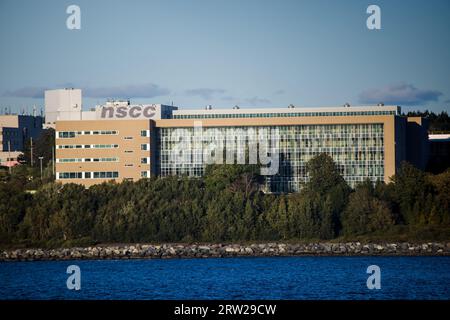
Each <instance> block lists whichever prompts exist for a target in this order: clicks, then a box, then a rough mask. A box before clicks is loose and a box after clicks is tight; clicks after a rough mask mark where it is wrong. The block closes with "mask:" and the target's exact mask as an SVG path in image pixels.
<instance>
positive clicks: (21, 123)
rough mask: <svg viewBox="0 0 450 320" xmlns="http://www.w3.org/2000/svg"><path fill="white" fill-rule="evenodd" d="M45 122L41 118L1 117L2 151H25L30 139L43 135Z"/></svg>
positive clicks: (27, 116) (28, 116)
mask: <svg viewBox="0 0 450 320" xmlns="http://www.w3.org/2000/svg"><path fill="white" fill-rule="evenodd" d="M43 122H44V118H43V117H40V116H30V115H17V114H15V115H14V114H8V115H0V146H1V149H0V151H5V152H9V151H24V149H25V145H26V143H27V141H29V140H30V138H33V139H37V138H38V137H39V136H40V135H41V133H42V124H43Z"/></svg>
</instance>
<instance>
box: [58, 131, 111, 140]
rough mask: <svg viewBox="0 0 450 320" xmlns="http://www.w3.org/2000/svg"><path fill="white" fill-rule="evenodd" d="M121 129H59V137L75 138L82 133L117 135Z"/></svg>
mask: <svg viewBox="0 0 450 320" xmlns="http://www.w3.org/2000/svg"><path fill="white" fill-rule="evenodd" d="M118 133H119V131H117V130H94V131H58V134H57V136H58V138H60V139H65V138H75V137H76V136H81V135H116V134H118Z"/></svg>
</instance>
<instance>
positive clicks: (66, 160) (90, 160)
mask: <svg viewBox="0 0 450 320" xmlns="http://www.w3.org/2000/svg"><path fill="white" fill-rule="evenodd" d="M56 162H59V163H67V162H119V158H116V157H113V158H62V159H56Z"/></svg>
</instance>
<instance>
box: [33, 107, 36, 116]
mask: <svg viewBox="0 0 450 320" xmlns="http://www.w3.org/2000/svg"><path fill="white" fill-rule="evenodd" d="M33 117H36V105H33Z"/></svg>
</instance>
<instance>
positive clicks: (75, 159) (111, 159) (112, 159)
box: [56, 157, 150, 166]
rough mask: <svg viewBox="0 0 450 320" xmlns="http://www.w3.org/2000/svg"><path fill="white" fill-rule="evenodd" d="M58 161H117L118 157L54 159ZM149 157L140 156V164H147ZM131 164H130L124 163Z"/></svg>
mask: <svg viewBox="0 0 450 320" xmlns="http://www.w3.org/2000/svg"><path fill="white" fill-rule="evenodd" d="M56 162H58V163H71V162H119V158H117V157H112V158H59V159H56ZM149 163H150V157H146V158H141V164H149ZM125 166H132V165H125Z"/></svg>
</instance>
